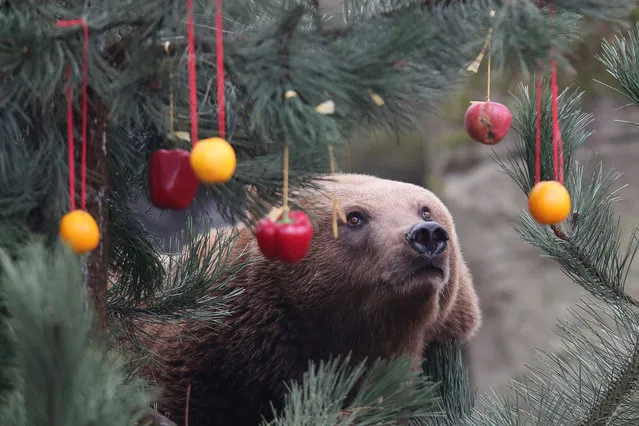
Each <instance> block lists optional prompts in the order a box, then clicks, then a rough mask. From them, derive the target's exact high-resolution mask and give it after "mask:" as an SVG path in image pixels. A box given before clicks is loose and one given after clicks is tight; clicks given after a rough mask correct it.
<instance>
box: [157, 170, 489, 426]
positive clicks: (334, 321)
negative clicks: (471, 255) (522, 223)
mask: <svg viewBox="0 0 639 426" xmlns="http://www.w3.org/2000/svg"><path fill="white" fill-rule="evenodd" d="M324 182H325V183H324V184H323V186H324V189H326V191H321V192H316V191H312V192H311V191H307V192H305V193H303V194H300V198H299V200H300V203H301V205H302V207H303V208H304V209H305V210H306V211H307V212H308V213H309V216H310V217H311V220H312V221H313V223H314V230H315V232H314V237H313V242H312V245H311V249H310V251H309V253H308V254H307V255H306V257H305V258H304V259H303V260H302V261H301V262H299V263H297V264H293V265H288V264H282V263H280V262H276V261H271V260H266V259H264V258H263V256H262V255H261V254H260V252H259V250H258V249H257V248H256V243H255V239H254V236H253V234H252V232H251V230H250V229H247V228H243V229H242V230H241V231H240V233H239V236H238V239H237V242H236V243H235V245H234V248H233V255H232V256H231V259H234V258H241V257H244V258H245V257H249V258H250V259H251V260H252V262H251V264H250V265H249V266H248V267H246V268H245V269H243V270H242V271H241V272H240V273H239V274H238V275H237V276H236V277H235V279H234V280H233V282H232V283H231V284H229V285H228V286H227V287H230V288H237V287H241V288H242V289H243V293H242V294H241V295H239V296H237V297H235V298H233V299H232V300H231V301H230V305H229V306H228V307H229V309H230V310H231V311H232V314H231V315H230V316H229V317H228V318H227V319H226V322H225V325H224V326H221V327H215V328H212V327H209V326H207V324H198V323H188V324H182V325H180V326H177V327H176V326H171V327H165V328H164V329H162V330H160V331H161V333H160V334H161V335H162V336H163V337H164V338H165V341H164V342H163V343H161V344H160V345H158V346H157V347H156V348H155V349H156V351H157V352H159V355H160V357H159V359H160V361H162V362H161V363H160V364H159V365H158V366H157V368H154V369H153V371H149V372H147V373H148V374H149V375H152V376H153V378H154V379H156V380H157V382H158V384H159V385H160V386H161V387H163V389H164V394H163V399H162V401H161V406H160V412H162V413H169V415H170V418H171V419H173V420H174V421H176V422H177V423H178V424H183V423H184V412H185V402H186V395H187V388H188V387H189V385H190V397H189V423H190V424H193V425H196V426H206V425H224V426H230V425H234V426H235V425H256V424H258V423H259V421H260V419H261V416H262V415H264V416H266V417H269V416H270V414H271V408H270V405H269V403H270V402H271V401H272V402H273V403H274V404H275V406H276V407H277V408H279V405H278V404H281V402H282V398H283V395H284V393H285V389H286V388H285V383H288V382H290V381H291V380H295V379H298V380H299V379H301V377H302V375H303V373H304V372H305V371H306V370H307V369H308V366H309V364H308V363H309V360H315V361H317V360H320V359H326V358H328V357H329V356H330V355H345V354H347V353H349V352H351V360H352V361H354V362H359V361H361V360H362V359H364V358H367V359H368V360H375V359H377V358H384V359H389V358H392V357H395V356H398V355H409V356H411V357H412V358H413V359H414V366H415V367H416V368H419V364H420V363H421V359H422V358H421V357H422V353H423V349H424V346H425V345H426V344H428V343H429V342H432V341H434V340H438V339H439V340H446V339H457V340H466V339H468V338H470V337H471V336H472V335H473V334H474V332H475V330H476V329H477V327H478V326H479V324H480V312H479V307H478V302H477V297H476V294H475V291H474V288H473V284H472V280H471V275H470V273H469V271H468V268H467V267H466V264H465V262H464V259H463V257H462V253H461V250H460V247H459V242H458V239H457V235H456V233H455V227H454V224H453V219H452V217H451V215H450V213H449V212H448V210H447V209H446V207H445V206H444V204H443V203H442V202H441V201H440V200H439V199H438V198H437V197H436V196H435V195H434V194H433V193H431V192H430V191H427V190H425V189H423V188H421V187H418V186H415V185H411V184H406V183H401V182H396V181H390V180H384V179H379V178H375V177H372V176H367V175H348V174H344V175H337V177H336V181H334V182H333V181H331V180H329V179H327V180H325V181H324ZM332 194H336V195H337V196H338V197H339V199H340V201H341V204H342V206H343V207H344V210H345V212H346V214H347V215H348V214H350V213H353V212H358V213H361V214H362V215H363V216H362V217H364V218H366V220H365V221H364V222H361V221H360V225H359V226H355V227H353V226H350V227H349V226H348V225H346V224H343V223H341V222H340V226H339V237H338V238H337V239H335V238H334V237H333V235H332V226H331V221H332V200H331V196H332ZM424 207H426V208H428V209H429V210H430V212H431V215H432V218H431V220H433V221H436V222H438V223H439V224H441V225H442V226H443V227H444V228H445V229H446V230H447V231H448V234H449V238H450V239H449V241H448V245H447V248H446V250H445V251H444V253H443V255H442V256H443V257H442V259H443V264H442V271H441V273H440V274H438V273H435V272H433V271H426V272H424V271H422V272H419V271H418V270H417V266H416V265H418V264H417V263H416V262H418V261H419V260H420V257H419V256H418V255H417V254H416V252H415V250H413V249H411V248H410V246H409V245H408V244H407V243H406V240H405V234H406V232H408V231H409V230H410V228H411V227H413V226H414V225H415V224H417V223H420V222H423V221H424V219H423V217H422V216H421V212H422V210H421V209H422V208H424ZM361 223H364V224H361ZM211 235H215V234H211ZM212 238H214V237H212ZM156 331H158V330H156ZM183 337H184V338H183ZM193 337H195V338H193ZM167 338H168V339H167Z"/></svg>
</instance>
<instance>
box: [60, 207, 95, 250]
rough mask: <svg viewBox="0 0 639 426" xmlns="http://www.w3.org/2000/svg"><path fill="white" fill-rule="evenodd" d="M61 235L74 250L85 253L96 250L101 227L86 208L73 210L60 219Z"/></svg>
mask: <svg viewBox="0 0 639 426" xmlns="http://www.w3.org/2000/svg"><path fill="white" fill-rule="evenodd" d="M59 232H60V237H61V238H62V239H63V240H64V241H65V242H66V243H67V244H69V245H70V246H71V248H72V249H73V251H74V252H76V253H78V254H83V253H87V252H90V251H92V250H95V248H96V247H97V246H98V243H99V242H100V229H99V228H98V224H97V223H96V221H95V219H93V216H91V215H90V214H89V213H87V212H86V211H84V210H73V211H72V212H69V213H67V214H65V215H64V216H63V217H62V220H60V231H59Z"/></svg>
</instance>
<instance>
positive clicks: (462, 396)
mask: <svg viewBox="0 0 639 426" xmlns="http://www.w3.org/2000/svg"><path fill="white" fill-rule="evenodd" d="M422 368H423V374H424V375H425V376H426V377H428V378H429V379H430V380H432V381H433V382H435V383H437V384H438V388H437V391H438V394H439V396H440V401H441V402H440V411H441V412H443V413H444V415H443V416H441V417H436V418H434V419H429V420H428V421H425V422H414V423H411V424H413V425H414V426H418V425H420V424H424V425H432V426H435V425H441V426H453V425H458V424H460V422H462V421H464V420H465V419H467V418H468V417H469V416H470V414H471V413H472V407H473V405H474V395H472V393H471V390H470V387H469V380H468V371H467V368H466V366H465V365H464V360H463V357H462V344H460V343H459V342H448V343H446V344H443V343H434V344H431V345H429V346H428V347H427V348H426V352H425V355H424V362H423V363H422Z"/></svg>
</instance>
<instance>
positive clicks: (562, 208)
mask: <svg viewBox="0 0 639 426" xmlns="http://www.w3.org/2000/svg"><path fill="white" fill-rule="evenodd" d="M528 209H529V210H530V214H531V215H532V217H533V218H534V219H535V220H536V221H537V222H539V223H541V224H542V225H556V224H558V223H561V222H563V221H564V220H565V219H566V218H567V217H568V215H569V214H570V194H569V193H568V190H567V189H566V188H565V187H564V186H563V185H562V184H561V183H559V182H557V181H555V180H547V181H541V182H539V183H537V184H536V185H535V186H534V187H533V189H532V190H531V191H530V194H529V195H528Z"/></svg>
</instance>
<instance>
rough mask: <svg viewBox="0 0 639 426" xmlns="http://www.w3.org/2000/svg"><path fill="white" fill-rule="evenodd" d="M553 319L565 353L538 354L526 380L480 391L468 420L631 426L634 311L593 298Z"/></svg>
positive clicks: (637, 346) (638, 350)
mask: <svg viewBox="0 0 639 426" xmlns="http://www.w3.org/2000/svg"><path fill="white" fill-rule="evenodd" d="M570 317H571V319H569V320H563V321H561V322H560V324H559V329H560V332H559V334H560V336H561V338H562V342H563V346H564V348H565V352H566V354H564V355H562V356H558V355H556V354H550V353H543V352H542V353H541V354H540V356H539V358H538V359H537V360H536V361H535V362H534V363H532V364H531V365H530V366H529V368H530V374H529V376H530V383H527V384H524V383H517V382H513V384H512V392H510V394H508V395H505V396H496V395H482V396H481V397H480V398H479V399H478V404H477V407H476V410H475V415H474V416H473V417H472V421H471V422H469V423H468V424H469V425H470V424H472V425H478V426H481V425H514V424H530V425H559V424H561V425H567V424H575V425H576V424H579V425H601V424H607V425H631V424H636V423H637V422H638V421H639V405H637V398H638V397H639V394H638V393H637V389H638V387H637V385H638V384H639V335H638V334H637V329H638V326H639V315H637V311H636V310H633V309H632V308H630V307H629V306H628V305H616V304H609V305H598V304H595V303H594V300H591V301H589V302H588V303H586V302H584V303H583V304H582V305H581V306H579V309H578V310H572V312H571V315H570Z"/></svg>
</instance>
